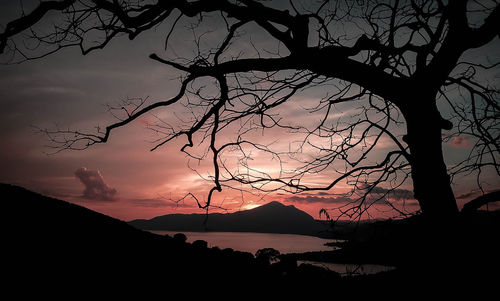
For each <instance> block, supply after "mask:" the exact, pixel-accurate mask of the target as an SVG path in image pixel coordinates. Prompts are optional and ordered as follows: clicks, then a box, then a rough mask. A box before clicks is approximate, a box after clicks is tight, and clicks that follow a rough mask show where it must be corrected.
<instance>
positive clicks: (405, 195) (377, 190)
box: [370, 187, 414, 201]
mask: <svg viewBox="0 0 500 301" xmlns="http://www.w3.org/2000/svg"><path fill="white" fill-rule="evenodd" d="M370 194H387V197H388V198H389V199H393V200H398V201H399V200H411V199H414V196H413V191H411V190H407V189H387V188H382V187H374V188H373V189H372V190H371V191H370Z"/></svg>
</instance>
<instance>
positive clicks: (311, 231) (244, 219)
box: [129, 202, 328, 236]
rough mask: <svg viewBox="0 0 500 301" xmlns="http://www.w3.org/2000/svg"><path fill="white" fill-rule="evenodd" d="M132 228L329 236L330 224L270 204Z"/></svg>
mask: <svg viewBox="0 0 500 301" xmlns="http://www.w3.org/2000/svg"><path fill="white" fill-rule="evenodd" d="M129 224H130V225H132V226H134V227H136V228H139V229H144V230H171V231H219V232H258V233H286V234H302V235H312V236H325V235H327V232H326V231H327V230H328V225H327V224H325V223H322V222H321V221H317V220H315V219H314V218H313V217H312V216H310V215H309V214H307V213H305V212H304V211H301V210H299V209H297V208H295V207H294V206H285V205H283V204H281V203H279V202H270V203H268V204H265V205H262V206H260V207H257V208H254V209H251V210H243V211H238V212H234V213H227V214H222V213H211V214H208V216H207V215H206V214H168V215H163V216H158V217H155V218H152V219H150V220H144V219H140V220H133V221H130V222H129Z"/></svg>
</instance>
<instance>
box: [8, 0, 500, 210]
mask: <svg viewBox="0 0 500 301" xmlns="http://www.w3.org/2000/svg"><path fill="white" fill-rule="evenodd" d="M209 18H218V19H219V24H220V25H221V26H219V28H218V33H221V32H224V35H223V36H222V38H221V36H220V35H219V36H218V37H219V40H218V41H217V42H216V44H215V45H214V41H213V40H210V42H211V43H208V42H207V41H206V40H203V37H204V35H205V34H207V35H208V34H209V31H205V32H204V33H201V34H200V33H198V32H197V31H196V29H199V28H203V27H202V26H203V24H204V23H206V22H208V21H207V19H209ZM44 21H51V22H52V23H53V24H54V25H53V27H52V31H51V32H49V33H46V32H47V31H46V30H43V31H42V30H37V28H36V26H37V25H39V24H42V23H43V22H44ZM164 22H167V23H168V24H169V30H168V31H167V32H165V49H166V50H167V51H168V49H170V48H169V44H168V42H169V40H170V38H171V36H172V35H173V34H175V32H176V30H180V29H179V26H180V25H179V24H181V23H182V22H184V23H182V24H186V22H187V23H188V24H189V30H191V31H192V32H193V42H194V45H195V47H194V48H195V49H194V50H195V51H194V55H193V56H191V57H188V58H181V57H178V56H177V57H174V58H173V59H167V58H165V57H164V56H163V55H159V54H156V53H153V54H151V55H150V58H151V59H153V60H155V61H157V62H159V63H162V64H165V65H167V66H170V67H172V68H174V69H176V70H178V71H180V72H182V73H183V76H182V77H181V81H180V87H179V90H178V93H177V94H176V95H175V96H174V97H172V98H170V99H168V100H163V101H157V102H153V103H150V104H147V103H146V101H145V99H136V100H127V101H124V104H123V105H122V106H118V107H111V106H110V107H109V110H110V112H111V113H112V114H114V116H115V117H117V118H118V119H119V120H118V121H117V122H115V123H113V124H111V125H109V126H107V127H106V128H105V129H103V130H102V129H99V128H98V130H97V132H96V133H83V132H80V131H74V130H60V129H56V130H44V132H45V133H46V134H47V135H49V137H50V138H51V140H52V141H53V142H54V143H56V146H57V147H58V148H59V149H82V148H87V147H89V146H91V145H93V144H96V143H104V142H106V141H107V140H108V138H109V136H110V135H111V133H112V132H113V130H115V129H116V128H119V127H123V126H126V125H127V124H129V123H130V122H132V121H133V120H135V119H137V118H138V117H140V116H143V115H144V114H147V113H149V112H152V111H154V110H158V109H160V108H170V107H172V108H174V107H175V105H178V104H182V107H183V108H184V109H185V110H188V111H189V112H190V114H191V117H190V118H185V119H183V120H181V121H179V122H178V123H176V124H175V125H173V124H172V123H171V122H167V121H164V120H159V122H158V123H157V124H156V125H154V126H151V128H152V129H153V130H155V131H156V133H158V134H159V135H160V136H159V137H160V138H159V139H158V141H157V142H158V143H157V145H156V146H155V147H154V148H153V150H154V149H156V148H158V147H161V146H163V145H164V144H166V143H168V142H170V141H172V140H174V139H176V138H179V137H184V138H185V139H187V143H186V144H185V145H184V147H182V151H184V152H186V153H188V154H189V155H191V156H193V157H194V158H196V159H200V160H201V159H203V158H206V157H207V156H208V155H210V160H211V162H212V166H213V174H212V175H211V177H210V179H211V180H212V181H213V183H214V185H213V187H212V188H211V189H210V191H209V192H208V197H207V198H206V201H205V202H204V203H200V202H199V201H198V199H196V200H197V201H198V205H199V206H200V207H202V208H208V207H209V206H210V205H211V199H212V196H213V194H214V193H215V192H220V191H222V189H223V187H233V185H232V184H234V183H241V184H245V185H250V186H251V187H253V188H257V189H259V190H261V191H264V192H270V191H276V190H280V189H284V190H287V191H290V192H293V193H299V192H304V191H326V190H331V189H332V188H334V187H335V186H336V185H338V184H339V183H341V182H345V181H347V182H349V183H353V187H355V189H353V190H352V191H351V194H352V195H351V197H352V196H353V195H354V194H356V195H357V203H355V204H354V205H353V206H352V207H350V208H349V209H348V210H344V211H342V214H348V215H350V216H359V215H360V214H362V213H363V212H364V211H365V210H366V207H367V205H370V204H371V203H373V201H370V200H369V196H370V195H373V194H374V193H375V192H376V191H378V192H379V194H378V195H381V196H380V197H378V198H377V200H380V199H383V198H385V197H387V196H388V195H389V194H390V193H395V192H397V191H398V187H402V186H401V185H403V183H405V182H406V180H407V179H408V178H410V176H411V179H412V181H413V192H414V197H415V199H416V200H417V201H418V203H419V205H420V208H421V211H422V212H423V213H424V214H425V215H429V216H453V215H455V214H456V213H457V212H458V207H457V202H456V199H455V196H454V193H453V190H452V187H451V185H450V183H451V180H452V178H453V177H454V176H456V175H458V174H460V173H475V174H476V175H477V183H478V185H479V186H480V188H481V183H482V182H481V174H482V173H483V171H485V170H489V171H492V172H493V173H494V174H495V176H500V169H499V162H498V161H499V154H500V150H499V144H498V141H499V134H500V127H499V122H498V120H499V118H498V117H499V112H500V110H499V109H500V108H499V97H498V95H499V94H498V92H499V90H498V88H497V87H495V85H494V84H495V82H493V83H491V74H490V75H489V74H488V72H489V71H491V70H496V69H495V68H496V67H498V65H499V61H498V59H499V57H498V52H496V53H495V50H498V48H496V47H498V44H495V43H498V39H497V38H498V37H499V35H500V31H499V28H500V6H499V5H498V2H497V1H467V0H455V1H440V0H408V1H406V0H399V1H398V0H394V1H382V0H367V1H347V0H346V1H315V2H312V1H293V0H291V1H289V2H285V1H283V2H282V1H257V0H234V1H231V0H216V1H208V0H198V1H186V0H175V1H168V0H158V1H147V0H144V1H143V0H133V1H132V0H131V1H125V0H121V1H110V0H108V1H107V0H61V1H45V2H41V3H40V4H39V5H38V7H37V8H35V9H34V10H32V11H31V12H29V13H26V14H24V15H23V16H22V17H20V18H18V19H16V20H13V21H11V22H10V23H8V24H7V26H6V27H5V30H4V32H3V33H2V34H1V35H0V51H1V52H2V53H4V56H8V57H9V58H10V59H11V60H12V61H16V60H29V59H35V58H40V57H43V56H45V55H48V54H52V53H54V52H56V51H58V50H60V49H63V48H66V47H79V49H80V50H81V52H82V54H84V55H85V54H88V53H89V52H91V51H94V50H97V49H102V48H104V47H106V46H107V45H108V43H110V42H111V41H112V40H113V39H115V38H117V37H119V36H128V38H129V39H130V40H133V39H134V38H135V37H137V36H138V35H139V34H141V33H142V32H145V31H148V30H151V29H152V28H154V27H155V26H158V25H159V24H161V23H164ZM246 30H248V31H246ZM252 30H260V31H261V32H264V33H265V34H266V35H267V38H268V40H269V43H268V44H267V45H266V46H265V47H263V46H262V45H258V44H255V43H253V41H252V39H251V37H249V36H250V34H249V33H248V32H249V31H252ZM22 33H24V34H25V35H24V36H21V34H22ZM271 42H273V43H271ZM33 43H34V44H33ZM245 45H246V50H245V51H243V50H242V49H244V48H245ZM269 45H271V46H269ZM488 47H489V48H490V49H488ZM479 48H481V49H484V52H483V53H485V54H489V56H488V57H487V58H482V57H479V56H477V55H476V56H472V55H471V51H472V50H474V49H479ZM491 48H493V49H491ZM249 49H250V50H251V51H250V50H249ZM490 56H491V57H490ZM491 60H494V61H493V62H491ZM493 81H494V79H493ZM200 83H202V84H200ZM203 85H210V87H211V88H210V89H208V88H205V89H203ZM315 87H316V88H318V87H321V88H322V89H323V91H325V93H324V95H323V96H322V97H317V101H316V102H315V103H314V105H312V106H310V107H309V108H305V109H304V108H302V111H299V112H301V113H303V114H304V115H305V114H306V113H311V112H312V113H315V114H316V115H315V116H316V117H317V116H318V115H319V114H321V118H317V122H316V124H315V125H314V126H311V125H310V124H307V125H304V124H301V123H300V122H290V121H288V122H287V120H284V118H283V119H282V118H280V115H279V111H280V110H281V111H287V110H285V109H284V107H285V106H286V105H287V104H289V103H290V102H291V101H292V100H293V99H294V98H295V97H297V96H298V95H300V94H301V93H305V92H304V91H310V90H308V89H312V88H315ZM207 91H208V92H207ZM215 91H216V92H215ZM315 91H317V90H315ZM345 104H348V105H350V106H351V108H353V111H354V113H353V114H350V115H349V116H344V115H342V116H341V117H340V118H336V116H335V114H337V115H338V114H339V108H341V107H342V106H343V105H345ZM444 116H446V117H447V118H445V117H444ZM236 125H237V126H238V127H239V129H238V130H236V133H237V135H235V137H233V138H232V139H231V140H230V141H228V139H227V138H221V137H224V136H223V135H222V134H221V133H222V132H223V131H228V129H231V130H232V131H234V127H235V126H236ZM401 128H404V129H405V133H402V132H401ZM272 129H283V130H287V131H289V132H291V133H293V134H302V135H303V139H302V140H301V143H299V144H298V146H297V147H296V148H295V149H293V150H292V151H290V152H289V153H288V154H285V153H284V152H281V151H276V150H273V149H272V147H271V145H268V144H260V143H258V141H255V140H252V139H249V137H250V138H251V135H250V133H254V132H255V131H256V130H266V131H269V130H272ZM444 131H445V132H444ZM458 135H462V136H464V135H466V136H467V137H468V139H470V141H471V143H473V147H472V148H471V151H470V153H469V155H468V156H467V157H466V158H465V159H464V160H463V161H461V162H460V163H458V164H456V165H455V166H451V167H450V168H448V167H447V166H446V163H445V160H444V157H443V156H444V154H443V149H442V147H443V141H446V140H447V139H448V140H449V139H453V138H454V137H457V136H458ZM383 139H387V140H389V141H390V143H391V145H392V148H391V149H389V150H387V149H385V148H384V149H383V151H385V154H384V155H383V156H382V157H381V158H382V159H376V157H374V156H375V154H378V156H380V154H379V153H380V152H381V151H382V150H381V148H380V147H378V146H379V145H380V141H381V140H383ZM195 143H197V144H198V145H202V144H203V143H205V146H206V151H205V152H202V155H200V156H199V157H196V156H195V155H194V154H192V153H190V150H191V149H192V148H193V147H194V146H195ZM305 148H309V149H310V150H311V149H312V150H313V151H315V156H314V157H310V156H305V155H304V153H305V151H304V149H305ZM249 149H253V150H255V151H259V152H263V153H266V154H269V155H270V156H271V157H272V158H273V159H276V160H278V162H280V164H281V163H283V162H284V161H286V160H284V158H285V156H287V159H290V158H293V159H296V162H298V163H297V164H296V165H295V166H294V168H293V170H287V169H284V168H282V169H281V170H280V171H279V172H278V174H277V175H274V174H272V173H270V172H267V171H266V170H256V169H254V168H253V167H252V166H251V165H250V163H249V159H251V155H250V153H249ZM229 151H233V152H238V153H239V154H240V156H239V159H238V162H239V163H240V167H242V168H235V167H233V166H232V165H230V164H228V163H227V161H226V160H225V156H224V155H225V154H227V152H229ZM374 158H375V159H374ZM339 160H340V161H341V162H344V163H343V164H344V167H343V168H339V167H338V165H335V164H337V162H338V161H339ZM333 167H335V168H336V170H337V176H336V177H335V178H334V179H333V180H332V181H330V183H327V184H326V185H313V184H310V183H309V182H307V181H305V179H306V177H307V176H309V175H311V174H313V175H314V174H318V173H320V172H323V171H325V170H327V169H331V168H333ZM384 183H385V184H384ZM383 185H386V186H383Z"/></svg>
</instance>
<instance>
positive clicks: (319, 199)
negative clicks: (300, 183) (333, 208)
mask: <svg viewBox="0 0 500 301" xmlns="http://www.w3.org/2000/svg"><path fill="white" fill-rule="evenodd" d="M286 200H287V201H290V202H297V203H302V204H312V203H329V204H340V203H348V202H352V201H353V200H352V199H350V198H348V197H344V196H339V197H333V196H329V197H323V196H315V195H306V196H298V195H294V196H290V197H288V198H286Z"/></svg>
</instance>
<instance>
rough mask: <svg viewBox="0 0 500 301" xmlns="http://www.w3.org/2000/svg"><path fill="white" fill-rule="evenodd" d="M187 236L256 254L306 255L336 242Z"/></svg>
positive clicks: (254, 236)
mask: <svg viewBox="0 0 500 301" xmlns="http://www.w3.org/2000/svg"><path fill="white" fill-rule="evenodd" d="M151 232H153V233H156V234H160V235H164V234H168V235H170V236H173V235H174V234H176V233H179V231H151ZM182 233H184V234H185V235H186V236H187V241H188V242H193V241H195V240H204V241H206V242H207V243H208V246H209V247H219V248H221V249H225V248H231V249H233V250H236V251H243V252H249V253H252V254H255V252H257V251H258V250H260V249H264V248H273V249H276V250H278V251H280V253H281V254H288V253H304V252H314V251H331V250H334V248H333V247H328V246H325V243H327V242H332V241H335V240H331V239H323V238H319V237H313V236H306V235H295V234H275V233H251V232H182Z"/></svg>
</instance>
